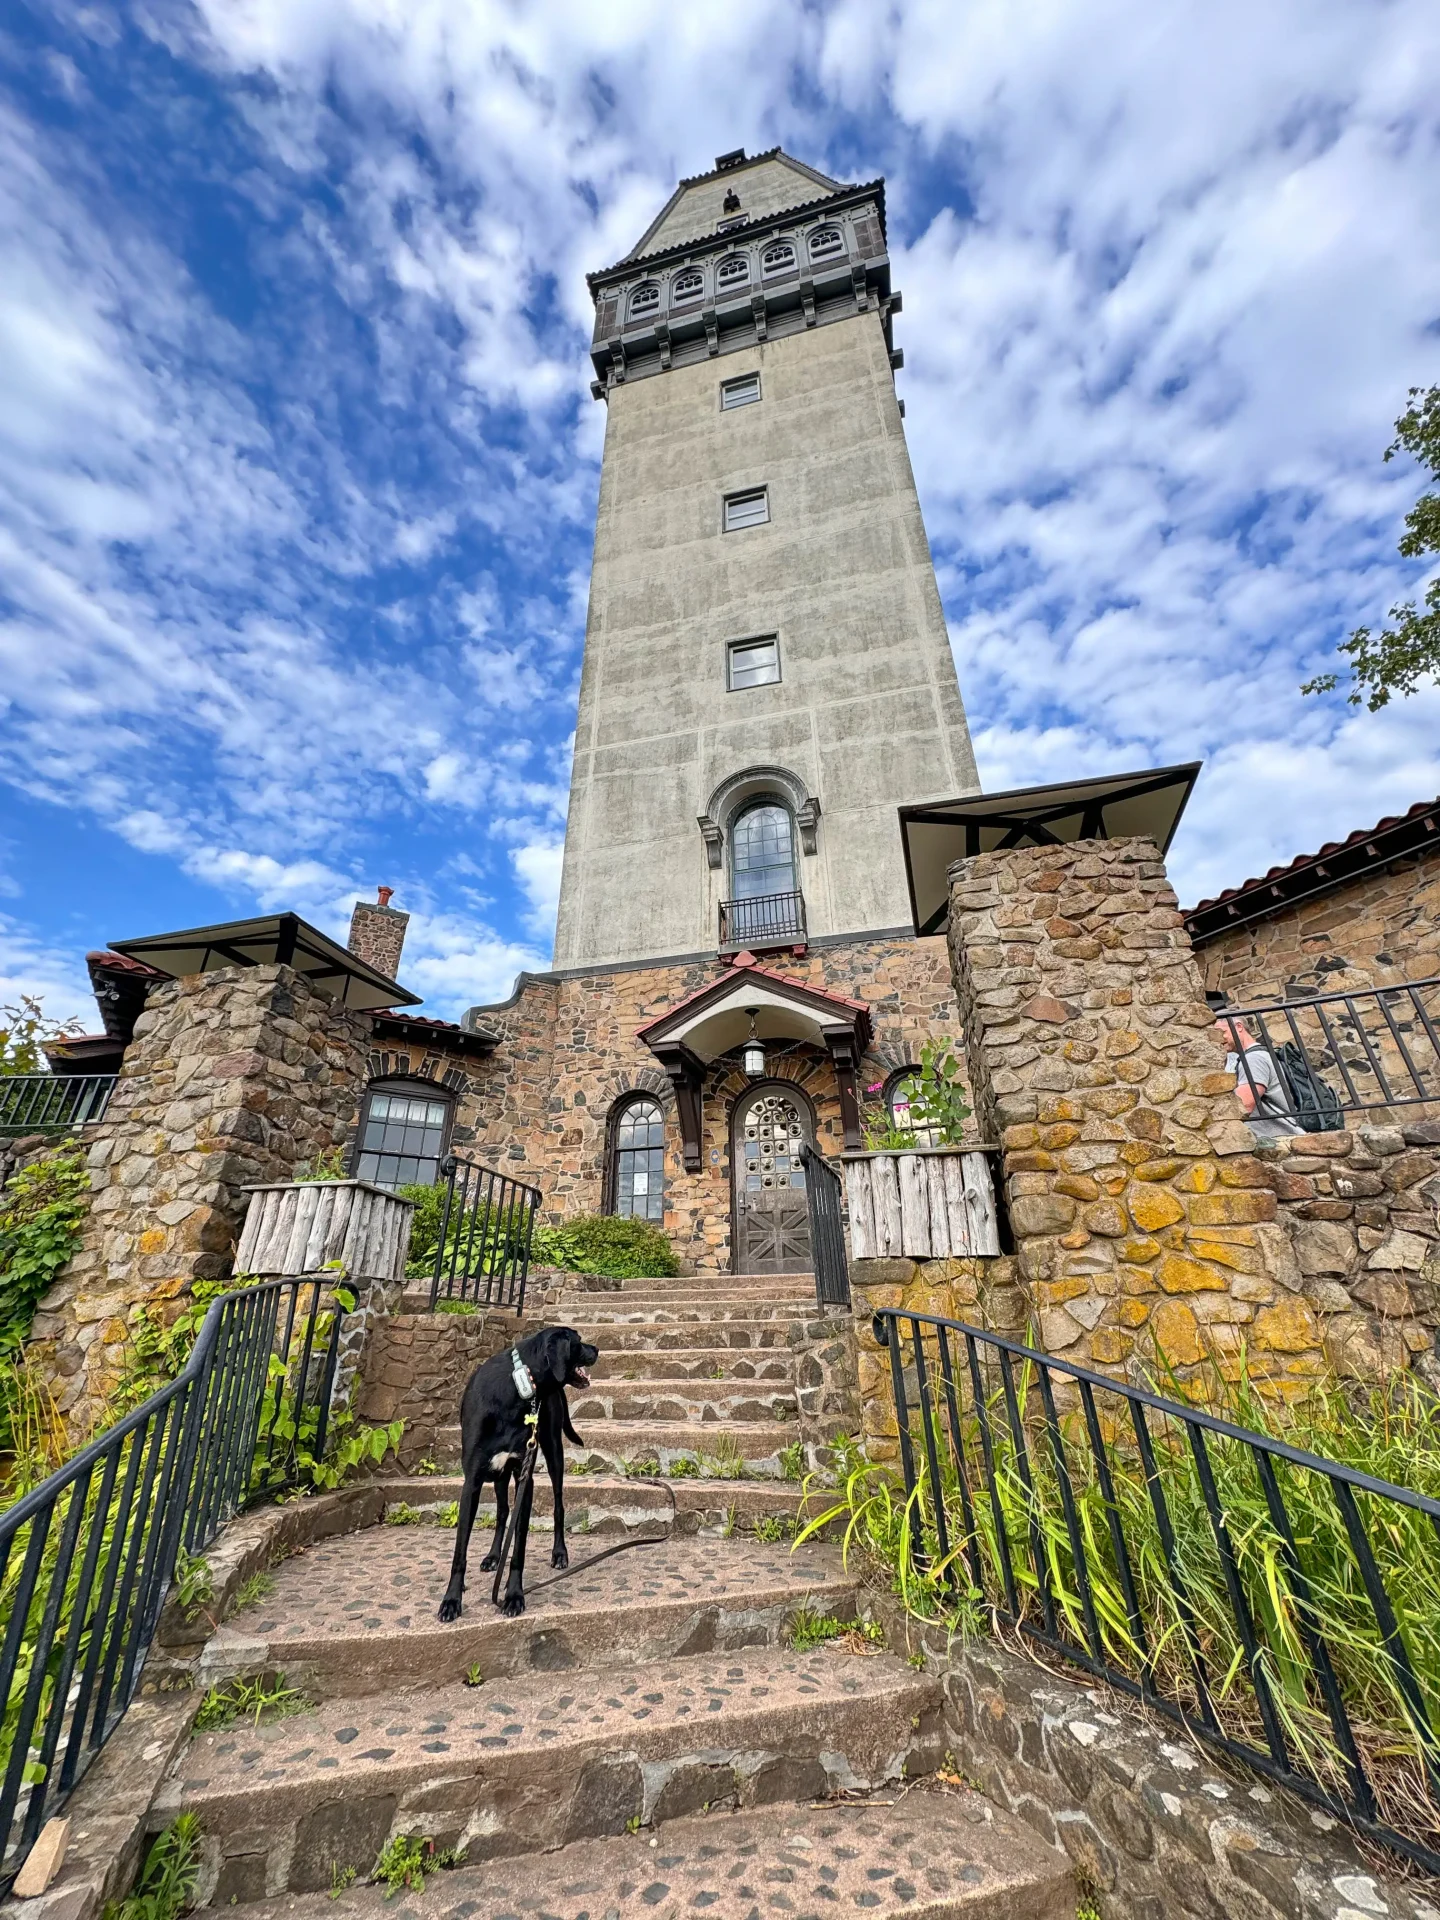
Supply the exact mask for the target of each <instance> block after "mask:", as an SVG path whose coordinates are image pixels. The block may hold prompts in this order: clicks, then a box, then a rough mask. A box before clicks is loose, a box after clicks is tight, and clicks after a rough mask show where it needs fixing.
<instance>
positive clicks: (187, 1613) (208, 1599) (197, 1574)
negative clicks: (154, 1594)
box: [173, 1547, 215, 1621]
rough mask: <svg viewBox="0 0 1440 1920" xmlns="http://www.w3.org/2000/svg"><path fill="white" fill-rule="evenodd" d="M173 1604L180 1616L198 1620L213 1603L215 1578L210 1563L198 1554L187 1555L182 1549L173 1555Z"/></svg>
mask: <svg viewBox="0 0 1440 1920" xmlns="http://www.w3.org/2000/svg"><path fill="white" fill-rule="evenodd" d="M173 1591H174V1594H175V1604H176V1606H177V1607H178V1608H179V1609H180V1613H181V1616H182V1617H183V1618H184V1619H186V1620H189V1621H195V1620H198V1619H199V1618H200V1616H201V1614H202V1613H204V1611H205V1610H206V1608H207V1607H210V1606H212V1605H213V1604H214V1601H215V1576H214V1574H213V1573H212V1572H211V1571H210V1562H209V1561H208V1560H207V1559H206V1558H205V1556H204V1555H203V1554H200V1553H187V1552H186V1551H185V1549H184V1548H183V1547H181V1548H180V1550H179V1552H178V1553H177V1554H176V1555H175V1584H174V1589H173Z"/></svg>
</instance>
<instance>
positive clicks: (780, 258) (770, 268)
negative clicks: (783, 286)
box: [760, 240, 795, 274]
mask: <svg viewBox="0 0 1440 1920" xmlns="http://www.w3.org/2000/svg"><path fill="white" fill-rule="evenodd" d="M794 264H795V249H794V247H792V246H791V244H790V242H789V241H788V240H781V241H780V242H779V243H778V244H777V245H775V246H773V247H767V248H766V249H765V252H764V254H763V255H762V256H761V260H760V266H761V269H762V271H763V272H765V273H766V274H772V273H788V272H789V271H790V269H791V268H792V267H793V266H794Z"/></svg>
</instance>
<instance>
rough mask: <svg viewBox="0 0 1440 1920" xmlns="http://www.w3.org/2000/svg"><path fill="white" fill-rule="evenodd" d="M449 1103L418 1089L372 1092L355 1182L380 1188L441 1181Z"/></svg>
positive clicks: (377, 1088) (388, 1088)
mask: <svg viewBox="0 0 1440 1920" xmlns="http://www.w3.org/2000/svg"><path fill="white" fill-rule="evenodd" d="M449 1124H450V1102H449V1101H448V1100H447V1099H445V1098H444V1097H443V1095H439V1094H434V1093H429V1092H424V1091H421V1090H420V1089H419V1088H417V1087H415V1086H408V1087H372V1088H371V1090H370V1092H369V1094H368V1096H367V1098H366V1101H365V1113H364V1116H363V1118H362V1119H361V1122H360V1140H359V1151H358V1152H357V1154H356V1156H355V1176H354V1177H355V1178H356V1179H357V1180H373V1181H374V1183H375V1185H376V1186H377V1187H409V1186H416V1187H433V1186H434V1185H435V1182H436V1181H437V1180H438V1179H439V1177H440V1161H441V1159H442V1158H443V1156H444V1153H445V1135H446V1133H447V1131H448V1130H449Z"/></svg>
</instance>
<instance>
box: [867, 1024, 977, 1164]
mask: <svg viewBox="0 0 1440 1920" xmlns="http://www.w3.org/2000/svg"><path fill="white" fill-rule="evenodd" d="M879 1090H880V1083H879V1082H877V1083H876V1084H875V1085H874V1086H871V1087H867V1088H866V1092H867V1093H876V1092H878V1091H879ZM908 1090H909V1095H910V1125H909V1126H908V1127H901V1126H897V1125H896V1122H895V1116H894V1114H893V1113H892V1112H891V1110H890V1108H889V1105H888V1104H883V1103H877V1104H875V1105H872V1106H867V1107H866V1108H865V1111H864V1114H863V1116H862V1124H863V1126H864V1130H865V1145H866V1146H867V1147H868V1148H869V1149H870V1151H871V1152H872V1153H885V1152H904V1151H905V1150H906V1149H907V1148H910V1147H914V1146H916V1145H917V1144H918V1143H919V1141H920V1139H921V1137H922V1130H923V1134H924V1136H925V1138H926V1141H927V1144H930V1145H934V1146H940V1147H958V1146H959V1145H960V1144H961V1142H962V1141H963V1140H964V1138H965V1122H966V1121H967V1120H968V1119H969V1118H970V1106H969V1103H968V1101H967V1100H966V1098H965V1075H964V1070H963V1069H962V1067H961V1065H960V1062H959V1061H958V1060H957V1059H956V1058H955V1050H954V1048H953V1047H952V1045H951V1043H950V1042H949V1041H948V1040H927V1041H926V1042H925V1044H924V1046H923V1047H921V1049H920V1063H919V1065H918V1066H917V1067H916V1069H915V1071H914V1072H913V1073H912V1074H911V1075H910V1076H909V1085H908Z"/></svg>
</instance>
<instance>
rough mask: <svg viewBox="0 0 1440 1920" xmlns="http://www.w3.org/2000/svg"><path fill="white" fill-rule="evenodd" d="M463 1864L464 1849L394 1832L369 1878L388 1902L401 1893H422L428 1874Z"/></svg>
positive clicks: (426, 1838)
mask: <svg viewBox="0 0 1440 1920" xmlns="http://www.w3.org/2000/svg"><path fill="white" fill-rule="evenodd" d="M464 1864H465V1852H464V1849H463V1848H456V1847H437V1846H436V1844H435V1842H434V1841H433V1840H431V1839H430V1838H429V1837H428V1836H426V1835H411V1834H404V1833H397V1834H396V1836H395V1838H394V1839H393V1840H387V1841H386V1843H385V1845H384V1846H383V1847H382V1848H381V1849H380V1852H379V1854H378V1855H377V1856H376V1860H375V1865H374V1866H373V1867H372V1869H371V1871H370V1878H371V1880H372V1881H373V1882H374V1883H375V1884H376V1885H377V1886H382V1887H384V1889H385V1898H386V1899H387V1900H393V1899H394V1897H395V1895H396V1894H397V1893H399V1892H401V1891H402V1890H404V1891H406V1892H409V1893H420V1892H422V1891H423V1889H424V1886H425V1881H426V1878H427V1876H428V1875H430V1874H432V1873H438V1872H440V1871H441V1870H443V1869H444V1868H446V1867H463V1866H464Z"/></svg>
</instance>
